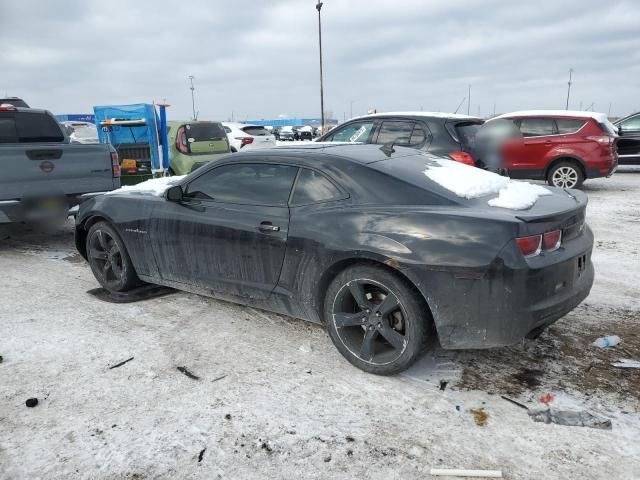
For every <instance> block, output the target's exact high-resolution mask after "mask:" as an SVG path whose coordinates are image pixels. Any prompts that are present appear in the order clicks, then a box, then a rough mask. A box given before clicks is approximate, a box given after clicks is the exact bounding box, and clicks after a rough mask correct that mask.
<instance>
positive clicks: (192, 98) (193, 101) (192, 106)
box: [189, 75, 196, 121]
mask: <svg viewBox="0 0 640 480" xmlns="http://www.w3.org/2000/svg"><path fill="white" fill-rule="evenodd" d="M194 78H195V77H194V76H193V75H189V82H190V83H191V86H190V87H189V90H191V109H192V110H193V120H194V121H195V120H196V100H195V97H194V96H193V91H194V90H195V89H196V87H194V86H193V79H194Z"/></svg>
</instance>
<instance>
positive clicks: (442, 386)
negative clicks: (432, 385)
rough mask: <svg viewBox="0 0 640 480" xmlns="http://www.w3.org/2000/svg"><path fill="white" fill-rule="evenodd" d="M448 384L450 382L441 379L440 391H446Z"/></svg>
mask: <svg viewBox="0 0 640 480" xmlns="http://www.w3.org/2000/svg"><path fill="white" fill-rule="evenodd" d="M448 384H449V382H447V381H446V380H440V391H442V392H444V389H445V388H447V385H448Z"/></svg>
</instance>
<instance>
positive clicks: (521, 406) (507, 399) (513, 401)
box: [500, 395, 529, 410]
mask: <svg viewBox="0 0 640 480" xmlns="http://www.w3.org/2000/svg"><path fill="white" fill-rule="evenodd" d="M500 398H502V399H503V400H506V401H507V402H510V403H513V404H514V405H516V406H518V407H520V408H524V409H525V410H529V407H527V406H526V405H523V404H522V403H520V402H516V401H515V400H513V399H512V398H509V397H505V396H504V395H501V396H500Z"/></svg>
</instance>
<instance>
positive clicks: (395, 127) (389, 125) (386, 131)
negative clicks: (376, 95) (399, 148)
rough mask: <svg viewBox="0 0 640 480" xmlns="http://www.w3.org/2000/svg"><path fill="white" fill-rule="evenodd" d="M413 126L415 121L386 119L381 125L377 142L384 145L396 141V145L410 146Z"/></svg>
mask: <svg viewBox="0 0 640 480" xmlns="http://www.w3.org/2000/svg"><path fill="white" fill-rule="evenodd" d="M413 126H414V122H405V121H401V120H385V121H384V122H382V126H381V127H380V132H379V133H378V139H377V140H376V143H377V144H379V145H384V144H385V143H389V142H394V143H395V144H396V145H405V146H408V145H409V142H410V141H411V132H413Z"/></svg>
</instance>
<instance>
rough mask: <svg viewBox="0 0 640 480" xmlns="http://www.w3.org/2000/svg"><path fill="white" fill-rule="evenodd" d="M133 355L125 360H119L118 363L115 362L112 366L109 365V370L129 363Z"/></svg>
mask: <svg viewBox="0 0 640 480" xmlns="http://www.w3.org/2000/svg"><path fill="white" fill-rule="evenodd" d="M133 358H134V357H131V358H127V359H126V360H125V361H123V362H120V363H116V364H115V365H114V366H113V367H109V370H113V369H114V368H118V367H121V366H123V365H124V364H125V363H129V362H130V361H131V360H133Z"/></svg>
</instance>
